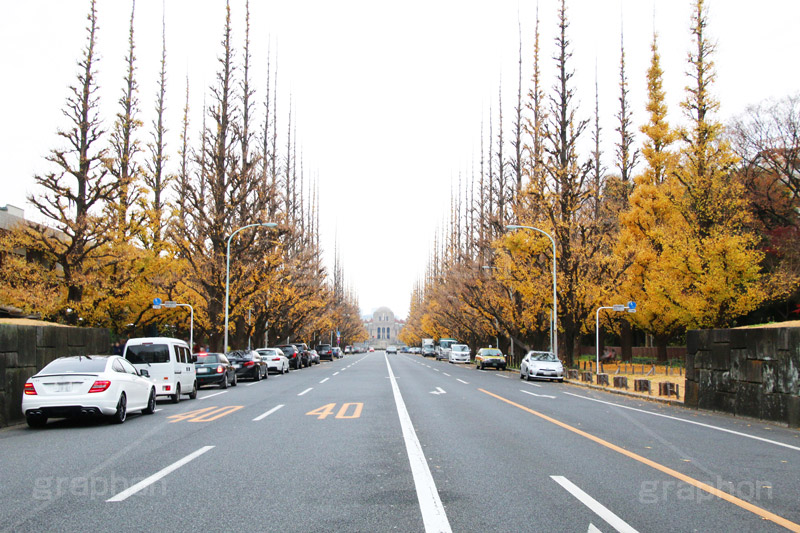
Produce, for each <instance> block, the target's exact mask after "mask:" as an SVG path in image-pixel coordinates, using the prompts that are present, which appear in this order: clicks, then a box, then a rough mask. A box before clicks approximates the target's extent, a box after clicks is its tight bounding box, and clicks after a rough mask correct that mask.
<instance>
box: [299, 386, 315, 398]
mask: <svg viewBox="0 0 800 533" xmlns="http://www.w3.org/2000/svg"><path fill="white" fill-rule="evenodd" d="M311 390H314V387H309V388H307V389H306V390H304V391H303V392H301V393H300V394H298V396H302V395H303V394H305V393H307V392H309V391H311Z"/></svg>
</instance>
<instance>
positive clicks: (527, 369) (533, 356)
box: [519, 352, 564, 381]
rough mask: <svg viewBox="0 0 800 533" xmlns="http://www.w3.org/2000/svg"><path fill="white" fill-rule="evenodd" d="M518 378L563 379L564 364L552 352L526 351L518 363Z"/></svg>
mask: <svg viewBox="0 0 800 533" xmlns="http://www.w3.org/2000/svg"><path fill="white" fill-rule="evenodd" d="M519 377H520V379H526V380H528V381H530V380H531V379H533V378H542V379H557V380H558V381H564V366H563V365H562V364H561V361H559V360H558V358H557V357H556V356H555V355H553V353H552V352H528V354H527V355H526V356H525V357H524V358H523V359H522V363H520V365H519Z"/></svg>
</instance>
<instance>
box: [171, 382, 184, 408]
mask: <svg viewBox="0 0 800 533" xmlns="http://www.w3.org/2000/svg"><path fill="white" fill-rule="evenodd" d="M170 400H172V403H180V401H181V384H180V383H178V386H177V387H175V394H173V395H172V396H171V397H170Z"/></svg>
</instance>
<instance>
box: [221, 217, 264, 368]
mask: <svg viewBox="0 0 800 533" xmlns="http://www.w3.org/2000/svg"><path fill="white" fill-rule="evenodd" d="M257 226H263V227H265V228H274V227H275V226H277V224H276V223H275V222H263V223H260V224H248V225H247V226H242V227H241V228H239V229H237V230H236V231H234V232H233V233H231V236H230V237H228V249H227V252H226V253H225V344H224V345H223V346H222V353H228V296H229V293H230V281H231V239H233V237H234V235H236V234H237V233H239V232H240V231H242V230H245V229H247V228H255V227H257Z"/></svg>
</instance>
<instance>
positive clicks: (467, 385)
mask: <svg viewBox="0 0 800 533" xmlns="http://www.w3.org/2000/svg"><path fill="white" fill-rule="evenodd" d="M0 457H2V463H1V464H2V484H0V530H2V531H14V532H18V531H34V530H45V531H52V530H59V531H154V530H185V531H200V530H206V531H223V530H225V531H228V530H230V531H281V532H284V531H303V532H308V531H325V532H330V531H345V532H350V531H364V532H367V531H369V532H374V531H459V532H460V531H464V532H467V531H468V532H478V531H480V532H484V531H498V532H520V531H570V532H581V533H584V532H596V531H602V532H612V531H641V532H645V531H648V532H650V531H665V532H667V531H669V532H672V531H786V530H787V529H788V530H794V531H800V525H798V524H800V433H798V432H797V431H794V430H790V429H787V428H782V427H779V426H774V425H769V424H764V423H759V422H756V421H751V420H750V421H748V420H742V419H736V418H733V417H729V416H726V415H718V414H713V413H704V412H698V411H692V410H688V409H683V408H680V407H673V406H668V405H663V404H657V403H653V402H647V401H641V400H635V399H631V398H626V397H620V396H616V395H610V394H607V393H604V392H602V391H594V390H587V389H584V388H580V387H577V386H574V385H569V384H559V383H549V382H525V381H521V380H520V379H519V376H518V375H516V374H513V373H510V372H496V371H485V372H483V371H477V370H476V369H475V367H474V366H469V367H465V366H455V365H449V364H447V363H445V362H436V361H433V360H431V359H423V358H421V357H420V356H416V355H408V354H399V355H394V354H392V355H388V356H387V355H386V354H384V353H383V352H374V353H369V354H360V355H351V356H347V357H346V358H344V359H340V360H336V361H333V362H323V364H321V365H319V366H315V367H312V368H310V369H303V370H301V371H293V372H291V373H289V374H286V375H271V376H270V378H269V379H267V380H264V381H261V382H258V383H250V382H244V381H242V382H240V383H239V385H238V386H237V387H235V388H229V389H227V391H221V390H219V389H214V388H208V389H202V390H201V391H200V394H199V397H198V399H197V400H186V399H185V400H184V401H182V402H181V403H179V404H177V405H175V404H170V403H161V402H159V411H158V412H157V413H156V414H155V415H152V416H142V415H138V414H133V413H131V414H130V415H129V418H128V420H127V422H126V423H125V424H123V425H121V426H112V425H108V424H107V423H105V422H98V421H93V420H63V421H53V422H50V423H48V425H47V427H46V428H45V429H42V430H32V429H29V428H27V427H25V426H15V427H11V428H6V429H4V430H2V431H0Z"/></svg>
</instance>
